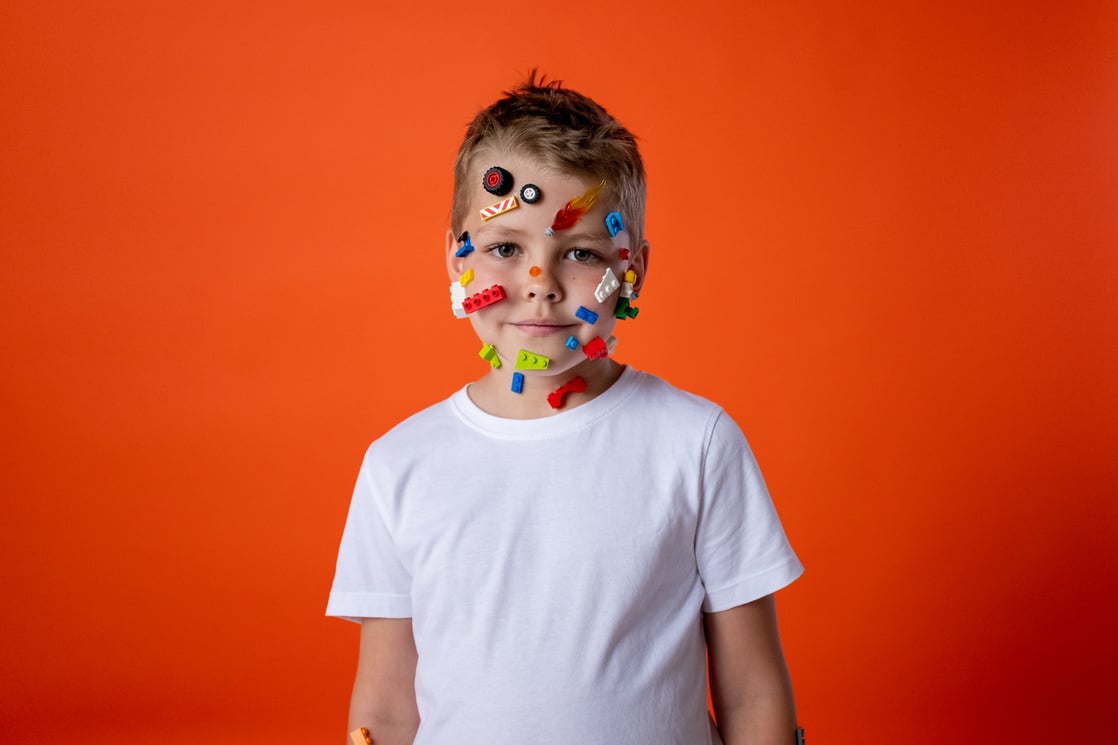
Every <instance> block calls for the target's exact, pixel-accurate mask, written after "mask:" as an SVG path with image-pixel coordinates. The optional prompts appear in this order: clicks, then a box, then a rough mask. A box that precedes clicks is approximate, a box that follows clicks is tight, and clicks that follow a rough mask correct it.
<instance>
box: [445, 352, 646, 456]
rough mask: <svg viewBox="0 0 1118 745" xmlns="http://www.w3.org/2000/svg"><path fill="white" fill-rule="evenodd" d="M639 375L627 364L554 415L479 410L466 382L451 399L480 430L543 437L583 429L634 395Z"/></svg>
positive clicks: (463, 417) (509, 436)
mask: <svg viewBox="0 0 1118 745" xmlns="http://www.w3.org/2000/svg"><path fill="white" fill-rule="evenodd" d="M642 375H643V373H641V372H639V371H637V370H634V369H633V368H632V366H630V365H626V366H625V368H624V369H623V370H622V371H621V375H620V377H618V378H617V380H616V381H614V383H613V385H611V386H610V387H609V388H607V389H606V390H604V391H602V393H601V394H599V395H598V396H597V397H596V398H594V399H592V400H590V401H587V402H586V403H584V404H582V405H581V406H576V407H574V408H573V409H569V410H567V411H560V412H559V413H558V414H555V415H554V416H545V417H539V418H537V419H507V418H505V417H499V416H494V415H493V414H490V413H488V412H486V411H482V410H481V409H480V408H478V406H477V404H475V403H474V402H473V401H472V400H470V395H469V393H468V392H467V389H468V388H469V386H468V385H466V386H463V387H462V388H461V389H460V390H458V391H457V392H456V393H454V394H453V395H452V396H451V397H450V403H451V406H452V408H453V410H454V413H455V414H456V415H457V416H458V418H459V419H461V420H462V421H463V422H464V423H465V424H466V425H468V426H469V427H471V428H473V429H475V430H477V431H479V432H481V433H483V434H486V435H489V436H491V437H496V438H501V439H517V440H533V439H545V438H548V437H557V436H560V435H563V434H566V433H568V432H573V431H575V430H578V429H582V428H584V427H587V426H589V425H591V424H593V423H594V422H596V421H598V420H600V419H602V418H604V417H606V416H608V415H610V414H611V413H613V412H614V411H615V410H617V409H619V408H620V407H621V405H622V404H624V403H625V401H626V400H628V398H629V397H630V396H631V395H633V393H634V392H635V391H636V389H637V385H638V382H639V380H640V378H641V376H642Z"/></svg>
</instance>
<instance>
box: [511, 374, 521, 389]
mask: <svg viewBox="0 0 1118 745" xmlns="http://www.w3.org/2000/svg"><path fill="white" fill-rule="evenodd" d="M523 390H524V373H513V374H512V392H513V393H521V392H522V391H523Z"/></svg>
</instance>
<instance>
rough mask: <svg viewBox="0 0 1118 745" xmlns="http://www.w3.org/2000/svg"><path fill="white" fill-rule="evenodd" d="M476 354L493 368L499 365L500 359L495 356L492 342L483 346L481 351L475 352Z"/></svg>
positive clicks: (495, 351) (495, 350) (495, 352)
mask: <svg viewBox="0 0 1118 745" xmlns="http://www.w3.org/2000/svg"><path fill="white" fill-rule="evenodd" d="M477 356H478V357H481V358H482V359H483V360H485V361H486V362H488V363H489V364H490V365H492V366H493V369H494V370H496V369H497V368H498V367H500V366H501V359H500V358H499V357H498V356H497V349H496V347H494V346H493V345H492V344H486V345H485V346H483V347H482V348H481V351H480V352H478V353H477Z"/></svg>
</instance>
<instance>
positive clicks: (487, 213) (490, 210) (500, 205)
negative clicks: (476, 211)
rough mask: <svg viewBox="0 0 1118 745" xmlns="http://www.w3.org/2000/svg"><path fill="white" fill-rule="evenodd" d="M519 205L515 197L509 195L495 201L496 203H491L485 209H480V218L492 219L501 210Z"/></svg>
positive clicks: (507, 209)
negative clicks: (506, 197)
mask: <svg viewBox="0 0 1118 745" xmlns="http://www.w3.org/2000/svg"><path fill="white" fill-rule="evenodd" d="M519 206H520V202H519V201H518V200H517V198H516V197H509V198H508V199H502V200H501V201H500V202H497V203H496V204H491V205H489V206H488V207H486V208H485V209H483V210H482V211H481V219H482V220H492V219H493V218H494V217H496V216H497V215H499V214H501V213H502V212H508V211H509V210H514V209H516V208H517V207H519Z"/></svg>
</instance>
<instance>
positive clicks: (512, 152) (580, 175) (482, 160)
mask: <svg viewBox="0 0 1118 745" xmlns="http://www.w3.org/2000/svg"><path fill="white" fill-rule="evenodd" d="M493 166H500V167H502V168H504V169H506V170H508V171H512V173H513V177H514V178H516V181H517V184H518V185H519V184H522V183H524V180H525V178H526V177H528V176H531V177H532V178H550V179H555V178H560V179H561V178H570V179H574V180H576V181H597V179H596V178H595V177H594V176H593V175H592V174H590V173H588V172H586V171H582V170H579V169H577V168H563V167H562V166H561V165H558V164H556V163H554V162H553V161H550V160H548V159H547V158H544V157H541V156H539V155H534V154H533V153H531V152H529V151H527V150H526V149H523V148H506V147H494V148H483V149H481V150H478V151H477V152H476V153H475V154H474V157H473V160H472V161H471V171H473V172H476V174H477V177H476V178H475V179H474V182H475V183H476V184H477V186H478V188H479V189H480V188H481V177H482V175H483V174H484V173H485V172H486V171H487V170H489V169H490V168H492V167H493ZM514 168H515V169H518V170H520V171H521V172H522V174H523V175H518V174H517V173H516V171H515V170H514Z"/></svg>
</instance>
